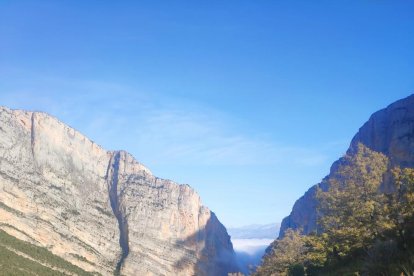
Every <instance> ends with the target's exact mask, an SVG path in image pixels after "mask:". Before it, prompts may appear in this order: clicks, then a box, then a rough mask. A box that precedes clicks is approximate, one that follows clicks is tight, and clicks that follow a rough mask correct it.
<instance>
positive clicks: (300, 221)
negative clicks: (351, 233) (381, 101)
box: [279, 95, 414, 237]
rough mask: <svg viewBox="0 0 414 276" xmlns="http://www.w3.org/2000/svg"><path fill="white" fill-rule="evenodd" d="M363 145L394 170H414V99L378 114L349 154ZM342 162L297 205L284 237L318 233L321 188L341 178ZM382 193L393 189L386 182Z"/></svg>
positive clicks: (283, 225)
mask: <svg viewBox="0 0 414 276" xmlns="http://www.w3.org/2000/svg"><path fill="white" fill-rule="evenodd" d="M359 143H361V144H363V145H364V146H366V147H368V148H369V149H371V150H373V151H375V152H380V153H383V154H384V155H385V156H387V157H388V158H389V160H390V167H392V166H401V167H403V168H405V167H414V95H411V96H409V97H407V98H405V99H401V100H399V101H396V102H395V103H393V104H391V105H389V106H388V107H387V108H384V109H382V110H379V111H377V112H375V113H374V114H373V115H372V116H371V117H370V119H369V120H368V121H367V122H366V123H365V124H364V125H363V126H362V127H361V128H360V129H359V131H358V133H357V134H356V135H355V136H354V138H353V139H352V142H351V144H350V147H349V149H348V151H347V153H349V154H353V153H355V152H356V150H357V147H358V144H359ZM342 161H343V158H341V159H339V160H338V161H336V162H335V163H334V164H333V165H332V167H331V170H330V174H329V175H328V176H327V177H325V179H324V180H323V181H322V183H321V184H318V185H314V186H312V187H311V188H310V189H309V190H308V191H307V192H306V193H305V194H304V195H303V196H302V197H301V198H299V199H298V200H297V201H296V202H295V204H294V206H293V209H292V212H291V213H290V215H289V216H288V217H286V218H284V219H283V221H282V223H281V228H280V234H279V236H280V237H283V235H284V233H285V231H286V230H287V229H288V228H292V229H300V230H301V231H302V232H303V233H304V234H309V233H311V232H312V231H314V230H315V229H316V222H317V214H316V213H317V212H316V206H317V201H316V199H315V195H316V191H317V187H318V186H320V187H322V188H323V189H326V187H324V184H323V183H326V180H327V179H329V177H330V176H332V175H335V174H337V170H338V167H339V165H340V164H341V162H342ZM381 189H382V190H383V191H387V190H389V189H390V187H387V181H384V184H383V186H382V187H381Z"/></svg>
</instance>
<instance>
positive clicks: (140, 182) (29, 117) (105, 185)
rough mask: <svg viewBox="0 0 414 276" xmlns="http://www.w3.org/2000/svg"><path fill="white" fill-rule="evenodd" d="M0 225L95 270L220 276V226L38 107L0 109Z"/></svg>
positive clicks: (123, 157)
mask: <svg viewBox="0 0 414 276" xmlns="http://www.w3.org/2000/svg"><path fill="white" fill-rule="evenodd" d="M0 229H3V230H4V231H6V232H7V233H9V234H11V235H13V236H15V237H17V238H19V239H22V240H25V241H28V242H31V243H33V244H36V245H39V246H43V247H46V248H48V249H49V250H50V251H51V252H52V253H54V254H56V255H58V256H61V257H63V258H64V259H66V260H68V261H70V262H72V263H73V264H75V265H77V266H79V267H81V268H83V269H85V270H88V271H96V272H98V273H100V274H103V275H112V274H113V273H114V272H115V273H116V274H122V275H194V274H196V275H227V272H230V271H232V270H233V268H234V267H233V256H234V252H233V247H232V244H231V242H230V237H229V236H228V234H227V232H226V229H225V228H224V226H223V225H222V224H221V223H220V222H219V221H218V219H217V218H216V216H215V215H214V214H213V213H212V212H211V211H210V210H209V209H208V208H206V207H204V206H203V205H202V204H201V200H200V197H199V196H198V195H197V194H196V193H195V191H194V190H193V189H192V188H191V187H189V186H188V185H178V184H176V183H174V182H172V181H169V180H163V179H160V178H157V177H155V176H154V175H152V173H151V172H150V171H149V170H148V169H147V168H146V167H144V166H143V165H142V164H140V163H139V162H137V161H136V160H135V159H134V158H133V157H132V156H131V155H130V154H128V153H127V152H124V151H112V152H109V151H106V150H104V149H103V148H101V147H100V146H98V145H97V144H95V143H94V142H92V141H91V140H89V139H88V138H86V137H85V136H83V135H82V134H80V133H79V132H77V131H76V130H74V129H72V128H70V127H68V126H66V125H64V124H63V123H61V122H59V121H58V120H56V119H55V118H53V117H51V116H49V115H47V114H45V113H38V112H26V111H20V110H10V109H8V108H3V107H2V108H0Z"/></svg>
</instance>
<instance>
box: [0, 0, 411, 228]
mask: <svg viewBox="0 0 414 276" xmlns="http://www.w3.org/2000/svg"><path fill="white" fill-rule="evenodd" d="M413 18H414V2H411V1H381V0H378V1H374V0H369V1H368V0H367V1H122V3H121V2H120V1H118V2H115V1H1V0H0V104H1V105H6V106H9V107H11V108H23V109H30V110H41V111H46V112H48V113H50V114H52V115H54V116H56V117H58V118H59V119H60V120H62V121H64V122H65V123H67V124H69V125H71V126H72V127H74V128H76V129H78V130H79V131H81V132H82V133H84V134H86V135H87V136H89V137H90V138H91V139H92V140H94V141H96V142H97V143H99V144H101V145H102V146H104V147H105V148H107V149H125V150H127V151H129V152H131V153H132V154H133V155H134V156H135V157H136V158H137V159H138V160H139V161H140V162H142V163H144V164H146V165H147V166H148V167H149V168H150V169H151V170H152V171H153V172H154V174H156V175H157V176H160V177H163V178H169V179H172V180H175V181H177V182H179V183H188V184H190V185H191V186H192V187H194V188H195V189H196V190H197V192H198V193H199V194H200V195H201V197H202V200H203V202H204V203H205V204H206V205H207V206H208V207H210V208H211V209H212V210H213V211H214V212H215V213H216V214H217V215H218V217H219V218H220V220H221V221H222V222H223V223H224V224H225V225H226V226H240V225H246V224H252V223H263V224H265V223H269V222H277V221H280V220H281V219H282V218H283V217H284V216H286V215H288V214H289V212H290V209H291V207H292V205H293V203H294V201H295V200H296V199H297V198H298V197H300V196H301V195H302V194H303V193H304V192H305V191H306V190H307V188H309V187H310V186H311V185H313V184H315V183H317V182H319V181H320V180H321V179H322V178H323V177H324V176H325V175H326V174H327V173H328V172H329V167H330V164H331V163H332V162H333V161H334V160H336V159H337V158H338V157H340V156H341V155H342V154H343V153H344V152H345V151H346V149H347V147H348V145H349V142H350V139H351V138H352V136H353V135H354V134H355V133H356V131H357V130H358V128H359V127H360V126H361V125H362V124H363V123H364V122H365V121H366V120H367V119H368V118H369V115H370V114H371V113H372V112H374V111H376V110H378V109H380V108H383V107H385V106H386V105H388V104H390V103H391V102H393V101H395V100H397V99H399V98H403V97H405V96H408V95H410V94H412V93H413V91H414V51H413V49H414V19H413Z"/></svg>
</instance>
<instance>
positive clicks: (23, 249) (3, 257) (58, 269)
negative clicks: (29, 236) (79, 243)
mask: <svg viewBox="0 0 414 276" xmlns="http://www.w3.org/2000/svg"><path fill="white" fill-rule="evenodd" d="M0 275H19V276H20V275H22V276H25V275H32V276H33V275H39V276H48V275H81V276H83V275H85V276H87V275H95V274H93V273H90V272H86V271H84V270H83V269H81V268H79V267H77V266H75V265H73V264H71V263H69V262H68V261H66V260H64V259H62V258H60V257H58V256H56V255H53V254H52V253H51V252H49V251H48V250H47V249H46V248H43V247H39V246H35V245H33V244H30V243H28V242H25V241H22V240H19V239H17V238H15V237H13V236H10V235H9V234H7V233H6V232H4V231H3V230H0Z"/></svg>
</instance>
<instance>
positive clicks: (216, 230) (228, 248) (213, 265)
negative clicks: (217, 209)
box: [174, 212, 239, 276]
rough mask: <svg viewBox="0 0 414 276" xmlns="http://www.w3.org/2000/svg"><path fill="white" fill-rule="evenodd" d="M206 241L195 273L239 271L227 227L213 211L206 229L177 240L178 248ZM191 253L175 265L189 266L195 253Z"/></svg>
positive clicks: (205, 275)
mask: <svg viewBox="0 0 414 276" xmlns="http://www.w3.org/2000/svg"><path fill="white" fill-rule="evenodd" d="M203 240H204V241H205V246H204V248H203V249H202V250H201V252H200V253H199V254H200V255H199V257H198V258H197V262H196V264H195V269H194V270H195V275H197V276H213V275H214V276H227V274H228V273H230V272H237V271H238V270H239V269H238V266H237V262H236V255H235V252H234V250H233V245H232V244H231V241H230V236H229V235H228V234H227V230H226V228H225V227H224V226H223V225H222V224H221V223H220V221H219V220H218V219H217V217H216V215H215V214H214V213H213V212H211V217H210V219H209V220H208V221H207V223H206V226H205V227H204V229H201V230H199V231H197V232H196V233H194V234H192V235H191V236H189V237H187V238H186V239H185V240H182V241H179V242H177V244H176V245H175V247H176V248H177V249H185V248H196V247H197V241H203ZM191 254H192V253H189V255H188V256H185V257H183V258H181V259H180V260H178V261H177V262H176V263H175V264H174V267H175V268H176V269H177V270H178V271H182V270H184V269H185V268H188V266H189V265H191V264H192V263H193V261H192V260H194V258H195V257H197V256H194V255H191Z"/></svg>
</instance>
